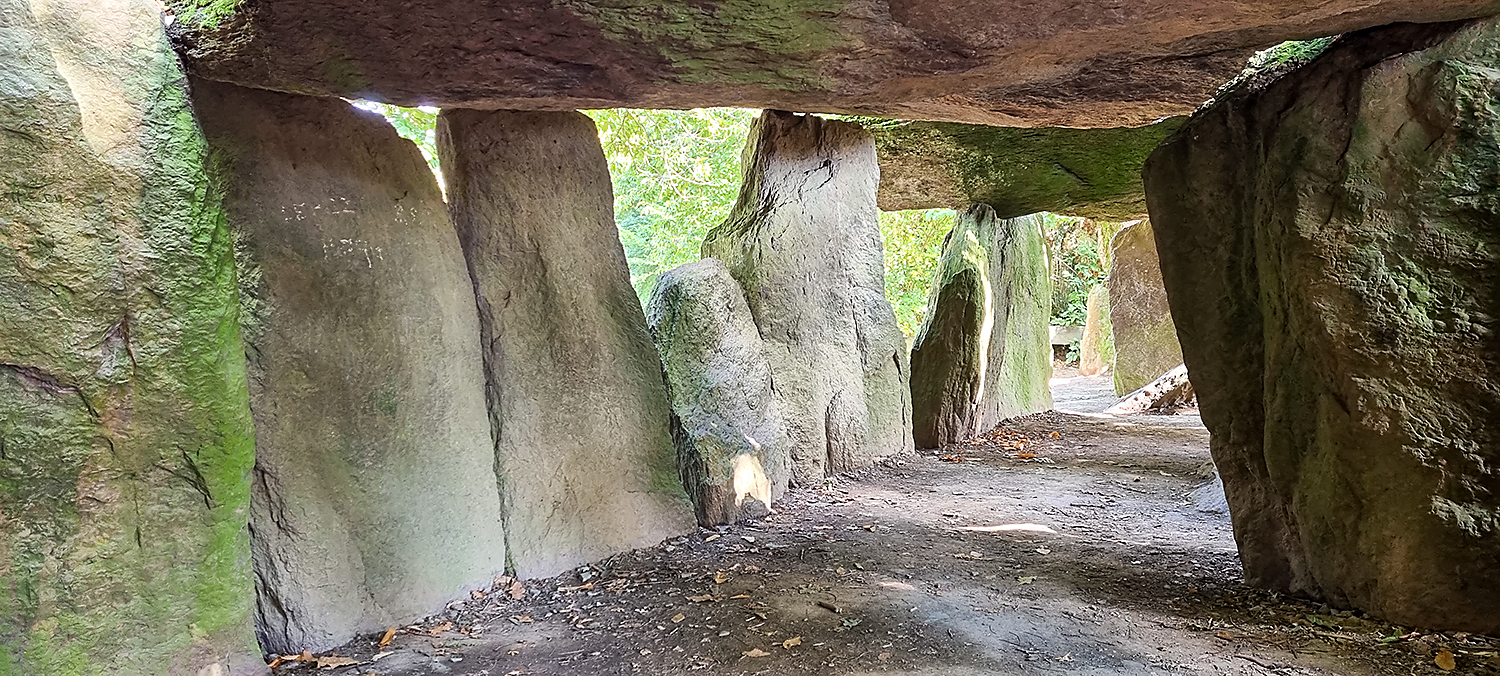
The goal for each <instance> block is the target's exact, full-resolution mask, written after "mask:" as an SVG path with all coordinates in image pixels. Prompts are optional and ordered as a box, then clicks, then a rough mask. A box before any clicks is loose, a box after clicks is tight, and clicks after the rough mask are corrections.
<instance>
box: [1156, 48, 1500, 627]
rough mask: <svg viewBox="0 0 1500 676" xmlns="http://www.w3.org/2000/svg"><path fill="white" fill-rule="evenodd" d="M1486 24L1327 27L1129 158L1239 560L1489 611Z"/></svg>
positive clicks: (1494, 236)
mask: <svg viewBox="0 0 1500 676" xmlns="http://www.w3.org/2000/svg"><path fill="white" fill-rule="evenodd" d="M1497 60H1500V23H1497V22H1496V21H1495V20H1486V21H1480V22H1475V23H1470V24H1466V25H1462V26H1455V25H1447V26H1394V27H1390V28H1387V29H1381V30H1375V31H1369V32H1366V33H1360V34H1355V35H1351V36H1346V37H1345V38H1344V39H1342V40H1340V41H1339V43H1337V44H1335V45H1334V46H1333V47H1332V48H1330V49H1329V50H1328V51H1327V52H1325V53H1324V54H1323V55H1322V56H1321V57H1320V58H1319V59H1318V60H1316V61H1314V62H1313V63H1312V64H1311V65H1308V66H1306V67H1304V68H1301V69H1299V70H1296V71H1294V72H1292V73H1290V74H1287V75H1285V76H1284V77H1282V78H1280V79H1278V80H1275V81H1274V82H1270V83H1269V84H1267V83H1265V82H1250V83H1247V84H1246V85H1245V86H1243V87H1242V88H1240V89H1238V90H1236V91H1234V92H1232V93H1229V94H1227V95H1225V96H1224V97H1222V99H1221V100H1220V101H1218V102H1217V103H1216V104H1214V105H1213V106H1212V107H1211V108H1208V109H1206V110H1205V111H1203V112H1202V113H1201V114H1200V115H1198V116H1196V117H1195V118H1194V119H1193V120H1192V121H1191V122H1189V123H1188V124H1187V126H1185V127H1184V128H1183V130H1182V131H1181V132H1180V133H1179V134H1178V135H1177V136H1176V137H1174V138H1173V139H1172V140H1170V141H1169V142H1168V143H1167V144H1166V145H1164V146H1163V147H1162V148H1161V149H1160V150H1158V151H1157V152H1156V153H1155V154H1153V155H1152V157H1151V159H1150V161H1149V162H1148V163H1147V167H1146V187H1147V200H1148V202H1149V205H1150V210H1151V215H1152V222H1153V223H1154V225H1155V227H1156V228H1157V232H1158V233H1159V236H1158V240H1157V241H1158V244H1159V245H1160V246H1161V262H1162V272H1163V275H1164V279H1165V282H1166V285H1167V290H1168V292H1169V299H1170V301H1171V305H1172V314H1173V318H1174V319H1175V320H1176V323H1177V327H1178V330H1179V335H1180V336H1181V338H1182V347H1183V355H1184V356H1185V357H1186V359H1187V365H1188V368H1189V369H1190V370H1191V371H1192V374H1193V376H1192V377H1193V383H1194V385H1195V386H1196V388H1197V391H1198V397H1199V405H1200V407H1201V410H1202V414H1203V420H1204V423H1205V424H1206V425H1207V426H1208V428H1209V429H1210V431H1212V432H1213V442H1212V449H1213V455H1214V459H1215V461H1216V463H1217V464H1218V467H1219V470H1220V472H1221V473H1222V475H1223V479H1224V486H1225V489H1226V491H1227V493H1228V500H1229V506H1230V509H1231V514H1232V515H1233V520H1234V526H1235V536H1236V538H1237V539H1238V541H1239V544H1240V557H1241V559H1242V561H1243V562H1244V565H1245V572H1246V577H1247V579H1248V580H1249V581H1251V582H1253V583H1255V584H1259V585H1263V586H1268V587H1272V588H1276V589H1282V590H1287V591H1292V592H1297V593H1303V594H1309V595H1312V596H1315V597H1321V598H1324V599H1327V600H1328V601H1329V602H1330V603H1332V604H1335V605H1339V606H1355V607H1359V608H1363V609H1365V610H1368V611H1371V612H1373V613H1377V614H1379V615H1382V616H1384V617H1386V618H1389V619H1391V620H1394V621H1397V622H1401V623H1403V624H1411V625H1416V626H1422V627H1432V628H1453V629H1465V630H1471V631H1480V632H1488V633H1494V632H1497V631H1500V613H1496V612H1495V602H1496V599H1500V577H1497V576H1496V575H1495V571H1496V570H1500V450H1497V449H1500V390H1497V385H1496V382H1497V374H1500V335H1497V333H1496V328H1497V327H1496V325H1495V317H1497V316H1500V315H1497V313H1500V288H1497V287H1500V276H1497V273H1496V270H1497V267H1500V266H1497V259H1496V255H1497V254H1496V252H1497V251H1500V230H1497V229H1496V227H1495V223H1496V219H1497V213H1500V203H1497V201H1496V200H1495V198H1494V195H1496V194H1497V193H1500V185H1497V181H1500V171H1497V170H1500V119H1497V118H1496V117H1495V116H1494V114H1493V112H1492V111H1493V110H1494V109H1495V106H1496V105H1500V101H1497V92H1500V79H1497V76H1496V75H1495V71H1494V69H1493V67H1494V64H1495V63H1496V62H1497Z"/></svg>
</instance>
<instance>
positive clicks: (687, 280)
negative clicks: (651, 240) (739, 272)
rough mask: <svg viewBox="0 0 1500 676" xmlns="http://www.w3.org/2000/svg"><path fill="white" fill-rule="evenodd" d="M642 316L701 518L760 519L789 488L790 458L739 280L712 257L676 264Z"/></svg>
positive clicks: (710, 521) (708, 521)
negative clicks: (657, 357) (664, 380)
mask: <svg viewBox="0 0 1500 676" xmlns="http://www.w3.org/2000/svg"><path fill="white" fill-rule="evenodd" d="M646 323H647V324H648V325H649V326H650V328H651V335H652V337H653V338H655V340H656V348H657V350H658V351H660V353H661V360H662V365H663V370H664V371H665V373H666V377H667V394H668V396H669V398H670V399H671V402H672V438H673V441H675V442H676V444H677V467H678V472H679V473H680V474H681V475H682V485H683V486H685V487H686V488H687V492H688V496H689V497H691V498H692V499H693V504H694V505H695V507H696V508H697V512H698V523H700V524H702V525H704V526H714V525H718V524H726V523H732V522H734V521H739V520H742V519H746V518H756V517H761V516H765V515H766V514H768V513H769V508H770V506H771V504H772V503H773V502H775V501H776V500H778V499H780V498H781V495H782V493H784V492H786V487H787V482H788V480H789V479H790V478H791V463H792V459H791V454H790V453H789V451H788V449H787V443H786V436H785V434H784V433H783V432H782V419H781V406H780V405H779V404H778V403H777V401H776V391H775V389H773V388H772V387H771V364H770V362H768V361H766V352H765V349H766V348H765V343H763V342H762V341H761V339H760V332H759V331H757V330H756V328H755V320H754V318H752V317H751V316H750V307H749V306H748V305H746V304H745V296H744V293H743V292H742V291H740V285H739V284H737V283H736V282H735V281H734V278H733V277H730V276H729V270H728V268H725V267H724V263H723V262H721V261H719V260H718V259H716V258H705V259H703V260H701V261H697V262H694V263H688V264H686V265H682V266H678V267H677V268H675V269H673V270H671V271H669V272H667V273H666V274H664V275H662V276H661V278H660V279H658V280H657V282H656V290H655V291H654V292H652V294H651V302H650V303H649V304H648V305H647V308H646Z"/></svg>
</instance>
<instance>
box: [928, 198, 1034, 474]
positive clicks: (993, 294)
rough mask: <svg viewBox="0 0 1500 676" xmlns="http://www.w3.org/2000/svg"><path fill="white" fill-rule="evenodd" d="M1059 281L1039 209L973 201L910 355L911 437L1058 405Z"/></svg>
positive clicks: (967, 429)
mask: <svg viewBox="0 0 1500 676" xmlns="http://www.w3.org/2000/svg"><path fill="white" fill-rule="evenodd" d="M1051 284H1052V280H1051V276H1050V275H1049V274H1048V267H1047V248H1046V239H1045V235H1044V234H1043V231H1042V220H1041V218H1040V217H1039V216H1035V215H1033V216H1023V217H1021V218H1012V219H1001V218H997V217H996V215H995V210H994V209H993V208H991V207H989V206H986V205H979V206H974V207H971V208H970V209H969V210H968V211H966V212H964V213H963V214H961V215H960V216H959V219H958V224H957V225H956V226H954V228H953V231H952V232H950V233H948V237H947V239H946V240H944V242H943V252H942V254H941V257H940V258H939V260H938V265H937V271H936V273H935V274H934V275H933V280H932V297H931V299H930V300H929V301H928V304H927V307H928V311H927V321H926V322H925V323H924V324H923V326H922V330H921V331H920V332H918V333H917V338H916V341H915V342H914V344H913V346H912V354H911V371H912V373H911V393H912V435H913V437H914V439H915V441H916V444H917V446H918V447H920V448H937V447H941V446H946V445H948V444H952V443H954V442H957V441H962V440H964V439H968V438H971V437H973V436H974V435H976V434H980V433H983V432H986V431H988V430H990V429H992V428H994V426H995V425H997V424H999V423H1000V421H1002V420H1004V419H1006V418H1011V417H1014V416H1017V415H1022V414H1026V413H1033V412H1036V411H1045V410H1047V409H1050V408H1052V393H1051V390H1050V389H1049V386H1048V383H1049V381H1050V380H1051V378H1052V341H1051V339H1050V336H1049V327H1048V318H1049V317H1050V315H1051V314H1052V288H1051Z"/></svg>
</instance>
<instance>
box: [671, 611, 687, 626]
mask: <svg viewBox="0 0 1500 676" xmlns="http://www.w3.org/2000/svg"><path fill="white" fill-rule="evenodd" d="M686 619H687V615H684V614H683V613H677V614H676V615H673V616H672V624H678V623H680V622H682V621H683V620H686Z"/></svg>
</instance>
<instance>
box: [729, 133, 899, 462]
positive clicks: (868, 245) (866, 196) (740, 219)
mask: <svg viewBox="0 0 1500 676" xmlns="http://www.w3.org/2000/svg"><path fill="white" fill-rule="evenodd" d="M743 163H744V166H743V167H742V170H741V174H742V176H743V179H744V183H743V185H742V186H741V188H740V196H739V201H738V202H737V203H736V204H735V206H734V210H733V211H732V212H731V213H730V216H729V218H728V220H726V221H725V222H724V223H723V224H721V225H719V226H718V227H716V228H714V229H713V230H711V231H710V232H709V233H708V237H707V239H706V241H704V243H703V255H704V256H711V257H714V258H718V259H719V260H722V261H724V263H725V265H726V266H727V267H728V268H729V272H730V274H731V275H733V276H734V278H735V279H736V280H737V281H739V283H740V286H741V287H742V288H743V289H744V292H745V300H746V301H747V303H748V304H749V306H750V312H751V314H752V315H754V317H755V324H756V326H757V327H759V328H760V333H761V336H762V338H763V339H764V340H765V342H766V351H767V357H768V358H769V360H770V362H771V377H772V382H773V384H774V387H775V389H776V394H777V397H778V398H779V399H780V402H781V406H782V414H783V416H784V417H785V420H786V431H787V435H788V437H789V441H790V443H791V457H792V476H793V478H794V479H795V480H796V481H798V482H800V483H803V484H806V485H813V484H816V483H817V482H821V481H822V479H823V477H825V476H827V475H829V474H834V473H838V472H844V471H848V470H851V469H855V468H858V467H864V466H867V465H869V464H871V463H873V462H875V461H876V460H877V459H879V458H882V457H886V456H890V455H895V454H897V453H902V452H905V451H910V450H911V448H912V441H911V399H910V396H911V395H910V390H909V389H908V387H909V385H908V378H909V375H910V373H909V370H908V369H909V365H908V360H907V354H906V339H905V337H904V336H903V335H902V334H901V329H900V328H899V327H898V326H897V325H896V317H895V314H894V313H893V312H892V310H891V304H890V301H888V300H886V297H885V254H884V250H883V249H882V247H881V242H880V226H879V224H878V223H877V222H876V218H877V216H878V211H877V210H876V208H875V189H876V185H877V184H878V183H879V181H880V171H879V167H878V166H877V164H876V161H875V142H874V141H873V140H872V139H871V137H870V135H869V134H868V133H867V132H865V131H864V130H862V129H860V128H859V126H857V125H854V124H849V123H845V122H833V121H829V120H824V119H822V118H819V117H815V116H811V115H794V114H792V113H785V112H780V111H774V110H768V111H766V112H765V113H762V114H761V116H760V118H759V119H757V120H756V122H755V124H754V125H753V126H752V127H751V129H750V140H749V142H748V144H747V145H746V148H745V152H744V155H743Z"/></svg>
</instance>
